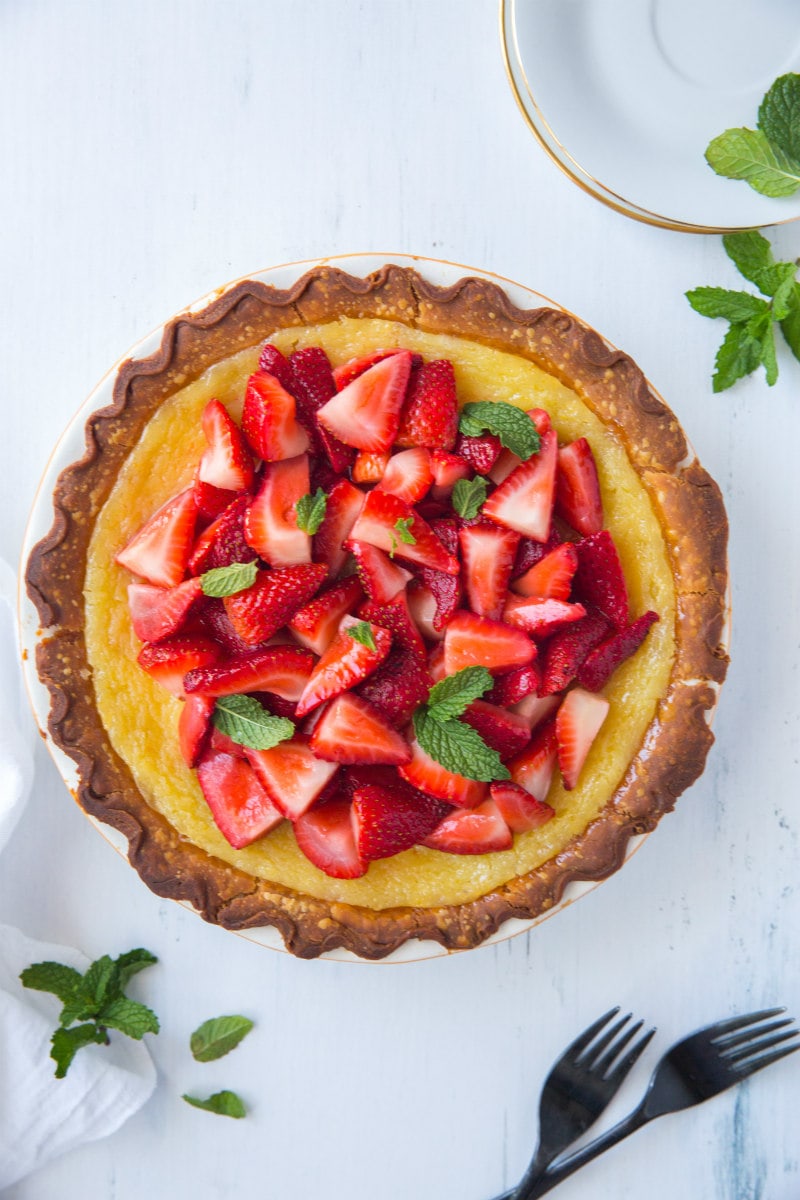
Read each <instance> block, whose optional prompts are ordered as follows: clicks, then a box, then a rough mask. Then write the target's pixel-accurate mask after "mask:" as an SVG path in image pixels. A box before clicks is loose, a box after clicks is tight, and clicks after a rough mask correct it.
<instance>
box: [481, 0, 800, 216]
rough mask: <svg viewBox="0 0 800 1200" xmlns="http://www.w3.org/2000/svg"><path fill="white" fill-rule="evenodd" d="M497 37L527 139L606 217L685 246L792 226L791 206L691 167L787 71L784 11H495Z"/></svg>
mask: <svg viewBox="0 0 800 1200" xmlns="http://www.w3.org/2000/svg"><path fill="white" fill-rule="evenodd" d="M500 33H501V45H502V50H503V55H504V58H505V64H506V72H507V75H508V80H509V83H510V85H511V88H512V91H513V93H514V95H515V98H516V100H517V103H518V105H519V108H520V110H521V112H522V115H523V117H524V118H525V121H526V123H527V124H528V127H529V128H530V130H531V132H532V133H533V135H534V137H535V138H536V139H537V141H538V142H539V143H540V145H541V146H542V147H543V148H544V150H545V151H546V152H547V153H548V154H549V156H550V157H551V159H552V160H553V161H554V162H555V163H556V165H557V166H558V167H560V169H561V170H562V171H564V173H565V174H566V175H567V176H568V177H569V178H570V179H572V180H573V182H574V183H577V184H578V185H579V186H580V187H581V188H583V190H584V191H587V192H588V193H589V194H590V195H592V196H594V197H595V198H596V199H598V200H601V201H602V202H603V203H604V204H606V205H608V206H609V207H610V208H613V209H615V210H616V211H617V212H621V213H624V214H625V215H626V216H629V217H633V218H634V219H636V220H639V221H643V222H645V223H646V224H651V225H658V226H661V227H664V228H670V229H677V230H681V231H684V232H694V233H723V232H731V231H733V230H737V229H752V228H754V227H757V226H763V225H777V224H783V223H785V222H787V221H793V220H797V218H798V217H800V192H798V193H795V195H793V196H786V197H782V198H780V199H771V198H769V197H767V196H761V195H759V194H758V193H757V192H755V191H753V190H752V188H750V187H749V186H748V185H747V184H746V183H743V182H741V181H739V180H730V179H724V178H721V177H720V176H718V175H716V174H715V173H714V172H713V171H712V170H711V168H710V167H709V166H708V164H707V163H706V161H705V158H704V153H705V149H706V146H707V145H708V143H709V142H710V141H711V139H712V138H713V137H716V136H717V135H718V134H720V133H722V132H723V130H725V129H730V128H733V127H737V126H748V127H750V128H753V127H754V126H755V123H756V116H757V112H758V106H759V104H760V102H761V99H762V97H763V95H764V93H765V92H766V91H767V89H768V88H769V87H770V85H771V84H772V83H773V81H774V80H775V79H776V78H777V77H778V76H779V75H783V74H785V73H787V72H790V71H798V70H800V9H798V7H797V5H796V4H795V3H794V2H793V0H736V2H735V3H731V0H501V6H500Z"/></svg>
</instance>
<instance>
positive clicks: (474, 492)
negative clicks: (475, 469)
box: [452, 475, 486, 521]
mask: <svg viewBox="0 0 800 1200" xmlns="http://www.w3.org/2000/svg"><path fill="white" fill-rule="evenodd" d="M485 499H486V480H485V479H484V478H483V476H482V475H476V476H475V478H474V479H459V480H458V481H457V482H456V484H455V487H454V488H453V495H452V500H453V508H454V509H455V510H456V512H457V513H458V515H459V516H460V517H463V518H464V519H465V520H466V521H471V520H472V518H473V517H477V515H478V513H479V511H480V508H481V505H482V504H483V502H484V501H485Z"/></svg>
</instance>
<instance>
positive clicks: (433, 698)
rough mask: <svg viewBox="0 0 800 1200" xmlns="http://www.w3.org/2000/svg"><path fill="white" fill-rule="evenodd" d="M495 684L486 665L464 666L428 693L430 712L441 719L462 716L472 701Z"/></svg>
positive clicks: (440, 681) (436, 684)
mask: <svg viewBox="0 0 800 1200" xmlns="http://www.w3.org/2000/svg"><path fill="white" fill-rule="evenodd" d="M493 684H494V680H493V679H492V676H491V672H489V671H487V669H486V667H463V668H462V669H461V670H460V671H456V672H455V674H454V675H445V677H444V679H440V680H439V682H438V683H435V684H434V685H433V687H432V688H431V690H430V692H429V693H428V699H427V707H428V712H429V713H430V715H431V716H432V717H436V719H437V720H439V721H447V720H449V718H450V717H460V716H461V714H462V713H464V712H466V710H467V709H468V708H469V706H470V704H472V701H473V700H478V699H479V698H480V697H481V696H482V695H483V693H484V692H488V690H489V688H490V687H492V685H493Z"/></svg>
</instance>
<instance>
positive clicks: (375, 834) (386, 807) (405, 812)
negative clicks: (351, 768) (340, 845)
mask: <svg viewBox="0 0 800 1200" xmlns="http://www.w3.org/2000/svg"><path fill="white" fill-rule="evenodd" d="M450 811H451V810H450V806H449V805H448V804H445V803H444V802H443V801H442V800H436V799H434V797H433V796H426V795H425V793H424V792H420V791H418V790H417V789H416V788H412V787H411V786H410V784H407V783H405V782H404V781H403V780H401V779H397V778H395V782H394V783H393V784H392V785H390V786H381V785H379V784H378V785H375V784H372V785H370V784H367V785H366V786H361V787H356V788H355V790H354V791H353V810H352V816H353V830H354V832H355V838H356V845H357V846H358V852H359V854H360V855H361V857H362V859H363V860H364V862H373V861H374V860H375V859H378V858H391V857H392V855H394V854H400V853H402V851H403V850H409V849H410V848H411V847H412V846H416V845H417V843H418V842H421V841H423V840H424V839H425V838H426V837H428V835H429V834H431V833H433V830H434V829H435V828H436V826H437V825H438V824H439V822H440V821H441V820H442V819H443V818H444V817H445V816H447V814H448V813H449V812H450Z"/></svg>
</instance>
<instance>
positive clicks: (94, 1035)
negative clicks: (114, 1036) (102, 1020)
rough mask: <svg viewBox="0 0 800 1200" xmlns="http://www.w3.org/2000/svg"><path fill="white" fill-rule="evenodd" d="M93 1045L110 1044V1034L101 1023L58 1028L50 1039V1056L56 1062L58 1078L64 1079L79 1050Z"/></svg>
mask: <svg viewBox="0 0 800 1200" xmlns="http://www.w3.org/2000/svg"><path fill="white" fill-rule="evenodd" d="M91 1045H97V1046H107V1045H108V1034H107V1033H106V1031H105V1030H104V1029H103V1028H101V1026H99V1025H96V1024H94V1023H92V1024H89V1025H75V1026H73V1028H72V1029H60V1028H59V1029H57V1030H56V1031H55V1033H54V1034H53V1036H52V1038H51V1039H50V1057H51V1058H52V1059H53V1061H54V1062H55V1064H56V1070H55V1076H56V1079H63V1078H64V1076H65V1075H66V1073H67V1071H68V1070H69V1068H70V1065H71V1063H72V1060H73V1059H74V1057H75V1055H76V1054H77V1053H78V1051H79V1050H80V1049H82V1047H83V1046H91Z"/></svg>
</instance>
